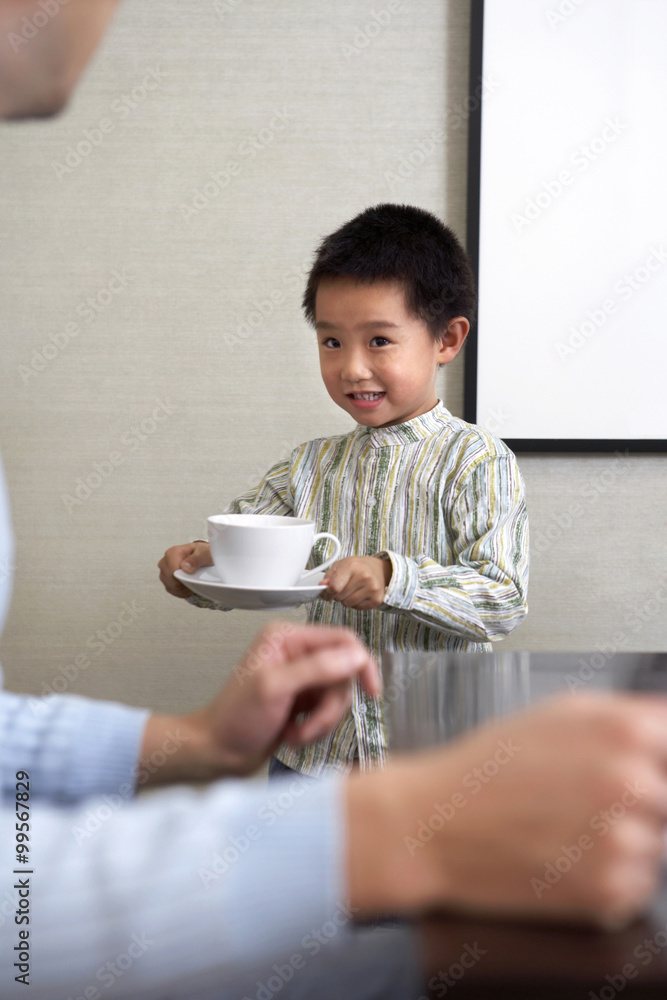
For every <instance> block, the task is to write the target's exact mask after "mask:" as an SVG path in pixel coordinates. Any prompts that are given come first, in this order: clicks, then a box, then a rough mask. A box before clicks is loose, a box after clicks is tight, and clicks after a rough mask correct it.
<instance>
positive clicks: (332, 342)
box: [322, 337, 340, 347]
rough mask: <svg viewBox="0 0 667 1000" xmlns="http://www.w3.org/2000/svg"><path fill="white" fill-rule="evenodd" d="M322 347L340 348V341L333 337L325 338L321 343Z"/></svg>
mask: <svg viewBox="0 0 667 1000" xmlns="http://www.w3.org/2000/svg"><path fill="white" fill-rule="evenodd" d="M322 344H323V346H324V347H340V341H339V340H336V338H335V337H327V339H326V340H323V341H322Z"/></svg>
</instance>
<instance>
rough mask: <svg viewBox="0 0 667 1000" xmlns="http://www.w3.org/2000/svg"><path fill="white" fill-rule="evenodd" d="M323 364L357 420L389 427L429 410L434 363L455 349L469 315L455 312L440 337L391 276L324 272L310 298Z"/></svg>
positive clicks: (335, 395)
mask: <svg viewBox="0 0 667 1000" xmlns="http://www.w3.org/2000/svg"><path fill="white" fill-rule="evenodd" d="M315 325H316V329H317V341H318V345H319V351H320V370H321V372H322V379H323V380H324V384H325V386H326V388H327V392H328V393H329V395H330V396H331V398H332V399H333V401H334V403H337V404H338V406H340V407H341V408H342V409H343V410H345V411H346V412H347V413H349V414H350V415H351V416H352V417H354V419H355V420H356V421H357V423H360V424H364V425H365V426H367V427H390V426H391V425H392V424H400V423H403V422H404V421H405V420H411V419H412V418H413V417H418V416H420V415H421V414H422V413H427V412H428V411H429V410H432V409H433V407H434V406H435V405H436V403H437V401H438V397H437V395H436V391H435V376H436V373H437V371H438V365H441V364H444V363H446V362H447V361H451V360H452V358H453V357H455V356H456V354H457V353H458V351H459V349H460V347H461V345H462V343H463V341H464V339H465V336H466V333H467V332H468V323H467V321H466V320H465V319H463V318H462V317H458V318H457V319H456V320H452V322H451V323H450V324H449V326H448V328H447V331H446V332H445V334H444V335H443V338H442V340H441V341H436V340H434V339H433V337H432V335H431V333H430V332H429V329H428V327H427V326H426V324H425V323H424V322H423V320H421V319H418V318H417V317H416V316H413V315H412V313H410V312H408V309H407V307H406V303H405V292H404V289H403V285H402V284H401V283H400V282H396V281H376V282H373V284H370V285H362V284H358V283H357V282H356V281H355V280H354V279H353V278H327V279H324V280H322V281H321V282H320V284H319V286H318V289H317V295H316V298H315Z"/></svg>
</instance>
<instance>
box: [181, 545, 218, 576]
mask: <svg viewBox="0 0 667 1000" xmlns="http://www.w3.org/2000/svg"><path fill="white" fill-rule="evenodd" d="M212 565H213V559H212V558H211V547H210V545H209V544H208V542H195V543H194V544H193V545H192V546H191V547H190V551H189V552H188V553H187V554H185V556H184V558H183V559H182V561H181V563H180V564H179V566H177V567H176V569H182V570H183V571H184V572H185V573H194V572H195V570H197V569H201V568H202V566H212Z"/></svg>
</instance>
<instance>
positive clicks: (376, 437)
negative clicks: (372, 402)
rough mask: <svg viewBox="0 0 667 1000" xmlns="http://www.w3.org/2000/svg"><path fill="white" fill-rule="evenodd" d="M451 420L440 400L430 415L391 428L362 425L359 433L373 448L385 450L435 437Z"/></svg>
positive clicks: (424, 414) (423, 414)
mask: <svg viewBox="0 0 667 1000" xmlns="http://www.w3.org/2000/svg"><path fill="white" fill-rule="evenodd" d="M451 419H452V415H451V413H450V412H449V410H448V409H446V407H445V406H443V404H442V402H441V401H440V400H438V402H437V403H436V405H435V406H434V407H433V409H432V410H429V411H428V413H422V414H421V416H419V417H413V418H412V420H406V421H405V423H403V424H393V425H392V426H391V427H364V426H363V425H361V424H360V425H359V431H360V434H361V435H362V436H365V437H366V438H367V440H368V443H369V444H370V445H371V447H372V448H383V447H387V445H394V446H396V445H403V444H413V443H414V442H415V441H421V440H423V439H424V438H429V437H433V435H434V434H437V433H438V432H439V431H441V430H442V428H443V427H444V426H445V425H446V424H447V423H449V421H450V420H451Z"/></svg>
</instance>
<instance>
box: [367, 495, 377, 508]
mask: <svg viewBox="0 0 667 1000" xmlns="http://www.w3.org/2000/svg"><path fill="white" fill-rule="evenodd" d="M376 503H377V500H376V499H375V497H371V498H370V500H367V501H366V506H367V507H375V504H376Z"/></svg>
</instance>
